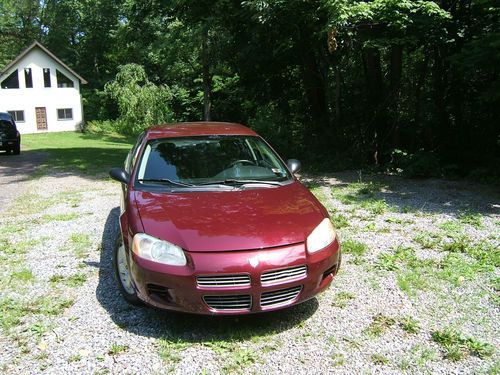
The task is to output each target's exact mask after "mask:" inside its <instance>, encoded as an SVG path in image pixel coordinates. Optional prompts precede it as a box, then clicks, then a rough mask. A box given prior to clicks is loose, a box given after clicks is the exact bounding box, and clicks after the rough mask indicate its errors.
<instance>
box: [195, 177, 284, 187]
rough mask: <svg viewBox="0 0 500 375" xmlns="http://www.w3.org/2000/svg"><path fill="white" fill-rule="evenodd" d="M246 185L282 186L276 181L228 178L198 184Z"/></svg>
mask: <svg viewBox="0 0 500 375" xmlns="http://www.w3.org/2000/svg"><path fill="white" fill-rule="evenodd" d="M246 184H263V185H276V186H282V185H283V184H282V183H281V182H278V181H266V180H237V179H234V178H228V179H226V180H221V181H213V182H202V183H201V184H198V185H199V186H202V185H246Z"/></svg>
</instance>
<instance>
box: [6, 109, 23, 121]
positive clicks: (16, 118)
mask: <svg viewBox="0 0 500 375" xmlns="http://www.w3.org/2000/svg"><path fill="white" fill-rule="evenodd" d="M7 112H8V113H9V115H11V116H12V117H13V118H14V121H15V122H24V111H7Z"/></svg>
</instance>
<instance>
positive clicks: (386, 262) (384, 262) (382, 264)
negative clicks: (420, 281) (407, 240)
mask: <svg viewBox="0 0 500 375" xmlns="http://www.w3.org/2000/svg"><path fill="white" fill-rule="evenodd" d="M415 263H417V257H416V255H415V250H414V249H413V248H412V247H405V246H398V247H396V248H395V249H394V252H393V253H383V254H380V255H379V257H378V260H377V264H376V266H377V268H379V269H383V270H387V271H395V270H397V269H400V268H401V267H402V266H403V265H408V266H410V267H411V266H412V265H414V264H415Z"/></svg>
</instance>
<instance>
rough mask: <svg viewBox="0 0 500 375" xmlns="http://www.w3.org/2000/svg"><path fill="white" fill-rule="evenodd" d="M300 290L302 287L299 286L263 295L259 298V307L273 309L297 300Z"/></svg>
mask: <svg viewBox="0 0 500 375" xmlns="http://www.w3.org/2000/svg"><path fill="white" fill-rule="evenodd" d="M301 290H302V285H299V286H294V287H292V288H287V289H281V290H274V291H272V292H266V293H263V294H262V296H261V297H260V306H262V307H273V306H279V305H283V304H286V303H288V302H290V301H292V300H294V299H295V298H297V296H298V295H299V294H300V291H301Z"/></svg>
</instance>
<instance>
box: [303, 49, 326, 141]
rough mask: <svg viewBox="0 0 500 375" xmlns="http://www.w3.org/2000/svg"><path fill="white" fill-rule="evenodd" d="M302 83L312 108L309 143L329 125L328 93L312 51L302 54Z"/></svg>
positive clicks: (304, 51) (305, 50) (305, 51)
mask: <svg viewBox="0 0 500 375" xmlns="http://www.w3.org/2000/svg"><path fill="white" fill-rule="evenodd" d="M302 81H303V84H304V90H305V94H306V98H307V102H308V104H309V108H310V114H311V122H312V123H311V126H312V128H311V131H309V132H307V134H308V137H309V141H313V139H316V140H317V139H319V137H321V136H322V135H323V133H324V130H325V128H326V127H327V123H328V111H327V105H326V91H325V87H324V81H323V79H322V76H321V72H320V69H319V66H318V62H317V61H316V58H315V56H314V53H313V52H312V51H309V50H308V49H304V50H303V54H302Z"/></svg>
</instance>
